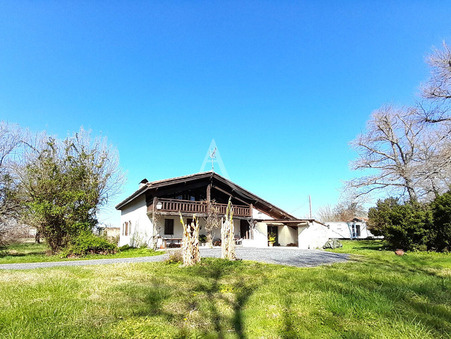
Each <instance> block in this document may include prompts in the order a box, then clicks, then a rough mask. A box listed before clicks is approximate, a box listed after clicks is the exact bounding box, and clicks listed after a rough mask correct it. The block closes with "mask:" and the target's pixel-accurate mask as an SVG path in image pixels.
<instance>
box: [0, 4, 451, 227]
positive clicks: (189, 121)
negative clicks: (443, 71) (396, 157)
mask: <svg viewBox="0 0 451 339" xmlns="http://www.w3.org/2000/svg"><path fill="white" fill-rule="evenodd" d="M443 40H446V41H448V43H451V2H449V1H415V0H409V1H281V0H278V1H19V0H16V1H0V120H6V121H8V122H12V123H18V124H20V125H21V126H24V127H29V128H30V129H31V130H32V131H41V130H46V131H47V132H48V133H49V134H57V135H58V136H60V137H65V136H66V135H67V134H68V133H72V132H74V131H77V130H78V129H79V128H80V126H83V127H84V128H85V129H91V130H92V132H93V134H94V135H103V136H107V137H108V139H109V141H110V143H112V144H113V145H114V146H115V147H116V148H117V149H118V150H119V153H120V158H121V167H122V168H123V169H124V170H125V171H126V175H127V179H128V180H127V183H126V184H125V185H124V187H123V191H122V193H121V194H120V195H119V196H117V197H116V198H115V199H114V200H112V201H111V205H112V206H114V205H115V204H116V203H117V202H119V201H120V200H122V199H123V198H125V197H126V196H128V195H129V194H131V193H132V192H133V191H134V190H135V189H137V187H138V182H139V181H140V180H141V179H143V178H147V179H148V180H150V181H152V180H158V179H164V178H170V177H174V176H180V175H186V174H191V173H195V172H197V171H198V170H199V168H200V165H201V164H202V161H203V160H204V156H205V154H206V151H207V149H208V146H209V145H210V142H211V140H212V139H213V138H214V139H215V140H216V143H217V145H218V148H219V150H220V152H221V156H222V160H223V161H224V164H225V167H226V169H227V171H228V174H229V175H230V178H231V180H232V181H234V182H236V183H237V184H239V185H241V186H243V187H244V188H246V189H248V190H250V191H251V192H253V193H255V194H257V195H260V196H261V197H262V198H264V199H267V200H269V201H270V202H272V203H274V204H276V205H278V206H279V207H281V208H283V209H285V210H286V211H288V212H292V213H293V214H295V215H296V216H299V217H302V216H306V215H307V214H308V195H309V194H310V195H311V197H312V202H313V208H314V210H315V209H316V208H318V207H319V206H321V205H325V204H335V203H336V202H337V200H338V198H339V195H340V188H341V187H342V181H343V180H347V179H349V178H351V177H352V175H353V173H352V172H351V171H350V169H349V161H350V160H352V159H353V158H354V157H355V153H354V152H353V151H352V150H351V149H350V148H349V144H348V143H349V141H350V140H352V139H353V138H354V137H355V136H356V135H357V134H358V133H359V132H360V131H361V130H362V129H363V128H364V127H365V122H366V121H367V120H368V118H369V115H370V114H371V112H372V111H373V110H375V109H377V108H378V107H380V106H381V105H383V104H385V103H396V104H401V105H409V104H412V103H414V102H415V100H418V96H417V95H418V92H419V90H418V89H419V85H420V83H421V82H422V81H424V80H426V79H427V76H428V68H427V65H426V64H425V62H424V60H425V57H426V56H427V55H428V54H429V53H430V52H431V51H432V48H433V47H434V46H436V47H440V45H441V43H442V41H443ZM103 219H104V221H106V222H108V223H112V224H117V225H118V224H119V212H117V211H116V212H114V209H112V207H111V206H110V207H109V209H108V208H107V209H106V210H105V211H104V212H103Z"/></svg>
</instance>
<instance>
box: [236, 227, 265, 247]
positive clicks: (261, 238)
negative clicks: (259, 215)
mask: <svg viewBox="0 0 451 339" xmlns="http://www.w3.org/2000/svg"><path fill="white" fill-rule="evenodd" d="M253 233H254V239H243V240H242V244H243V247H268V225H267V224H266V223H265V222H257V223H256V224H255V227H254V230H253Z"/></svg>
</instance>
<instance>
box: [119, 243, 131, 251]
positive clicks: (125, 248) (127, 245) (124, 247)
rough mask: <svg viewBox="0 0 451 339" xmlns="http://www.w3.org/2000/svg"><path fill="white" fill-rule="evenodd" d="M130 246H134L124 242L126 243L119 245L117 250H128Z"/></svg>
mask: <svg viewBox="0 0 451 339" xmlns="http://www.w3.org/2000/svg"><path fill="white" fill-rule="evenodd" d="M131 248H134V247H133V246H130V245H129V244H126V245H123V246H121V247H119V251H121V252H125V251H128V250H129V249H131Z"/></svg>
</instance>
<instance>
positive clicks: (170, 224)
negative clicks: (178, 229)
mask: <svg viewBox="0 0 451 339" xmlns="http://www.w3.org/2000/svg"><path fill="white" fill-rule="evenodd" d="M164 234H167V235H174V219H164Z"/></svg>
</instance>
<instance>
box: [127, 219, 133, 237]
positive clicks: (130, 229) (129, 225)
mask: <svg viewBox="0 0 451 339" xmlns="http://www.w3.org/2000/svg"><path fill="white" fill-rule="evenodd" d="M130 234H132V222H131V221H130V220H129V221H128V235H130Z"/></svg>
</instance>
